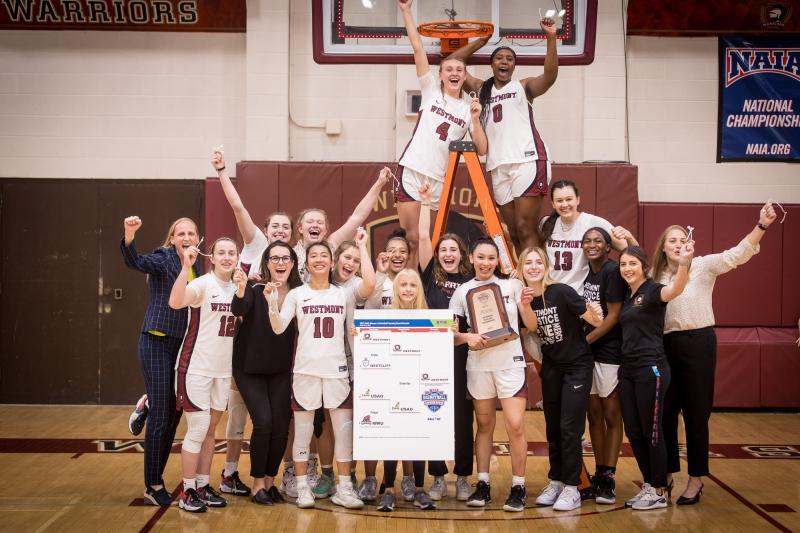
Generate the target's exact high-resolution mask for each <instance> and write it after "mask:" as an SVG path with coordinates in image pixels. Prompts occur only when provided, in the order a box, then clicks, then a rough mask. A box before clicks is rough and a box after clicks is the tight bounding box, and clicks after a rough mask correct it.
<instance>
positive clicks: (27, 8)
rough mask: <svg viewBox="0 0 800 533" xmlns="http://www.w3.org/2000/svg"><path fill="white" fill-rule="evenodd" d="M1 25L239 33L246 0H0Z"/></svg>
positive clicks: (243, 27) (12, 27)
mask: <svg viewBox="0 0 800 533" xmlns="http://www.w3.org/2000/svg"><path fill="white" fill-rule="evenodd" d="M223 6H224V7H223ZM0 29H3V30H83V31H86V30H106V31H108V30H111V31H114V30H116V31H180V32H227V33H244V32H245V31H246V29H247V3H246V0H225V1H224V2H223V1H222V0H0Z"/></svg>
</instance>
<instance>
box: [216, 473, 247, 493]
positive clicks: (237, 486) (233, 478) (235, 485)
mask: <svg viewBox="0 0 800 533" xmlns="http://www.w3.org/2000/svg"><path fill="white" fill-rule="evenodd" d="M219 490H220V492H224V493H225V494H233V495H234V496H250V487H248V486H247V485H245V484H244V483H243V482H242V480H241V479H239V471H238V470H237V471H235V472H234V473H233V474H231V475H230V476H226V475H225V471H224V470H223V471H222V481H220V483H219Z"/></svg>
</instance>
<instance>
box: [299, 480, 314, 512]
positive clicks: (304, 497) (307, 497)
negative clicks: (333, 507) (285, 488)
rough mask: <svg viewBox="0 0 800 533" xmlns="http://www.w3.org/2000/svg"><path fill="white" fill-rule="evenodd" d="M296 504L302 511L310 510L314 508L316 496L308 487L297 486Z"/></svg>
mask: <svg viewBox="0 0 800 533" xmlns="http://www.w3.org/2000/svg"><path fill="white" fill-rule="evenodd" d="M295 503H296V504H297V506H298V507H299V508H300V509H310V508H311V507H314V494H313V493H312V492H311V487H309V486H308V485H297V500H295Z"/></svg>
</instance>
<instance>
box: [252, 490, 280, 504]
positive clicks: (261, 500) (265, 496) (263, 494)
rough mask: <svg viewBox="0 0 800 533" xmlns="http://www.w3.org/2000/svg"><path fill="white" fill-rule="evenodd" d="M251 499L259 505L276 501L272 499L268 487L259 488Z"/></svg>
mask: <svg viewBox="0 0 800 533" xmlns="http://www.w3.org/2000/svg"><path fill="white" fill-rule="evenodd" d="M250 499H251V500H253V503H257V504H259V505H273V504H274V503H275V502H273V501H272V497H270V495H269V491H268V490H267V489H261V490H259V491H258V492H256V493H255V494H253V495H252V496H251V497H250Z"/></svg>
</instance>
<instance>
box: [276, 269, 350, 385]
mask: <svg viewBox="0 0 800 533" xmlns="http://www.w3.org/2000/svg"><path fill="white" fill-rule="evenodd" d="M357 293H358V289H357V288H356V287H355V286H354V287H349V288H343V287H338V286H336V285H331V286H330V287H328V288H327V289H323V290H314V289H312V288H311V287H310V286H309V285H307V284H305V285H301V286H300V287H296V288H294V289H292V290H291V291H289V294H287V295H286V298H285V299H284V300H283V305H282V306H281V310H280V322H281V324H282V325H288V324H289V322H291V320H292V318H294V317H297V332H298V333H297V349H296V351H295V357H294V369H293V372H294V373H295V374H305V375H309V376H317V377H320V378H346V377H347V376H348V371H347V359H346V357H345V347H344V346H345V335H348V334H349V333H348V331H347V317H348V316H352V313H353V308H354V307H355V301H356V295H357Z"/></svg>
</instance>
